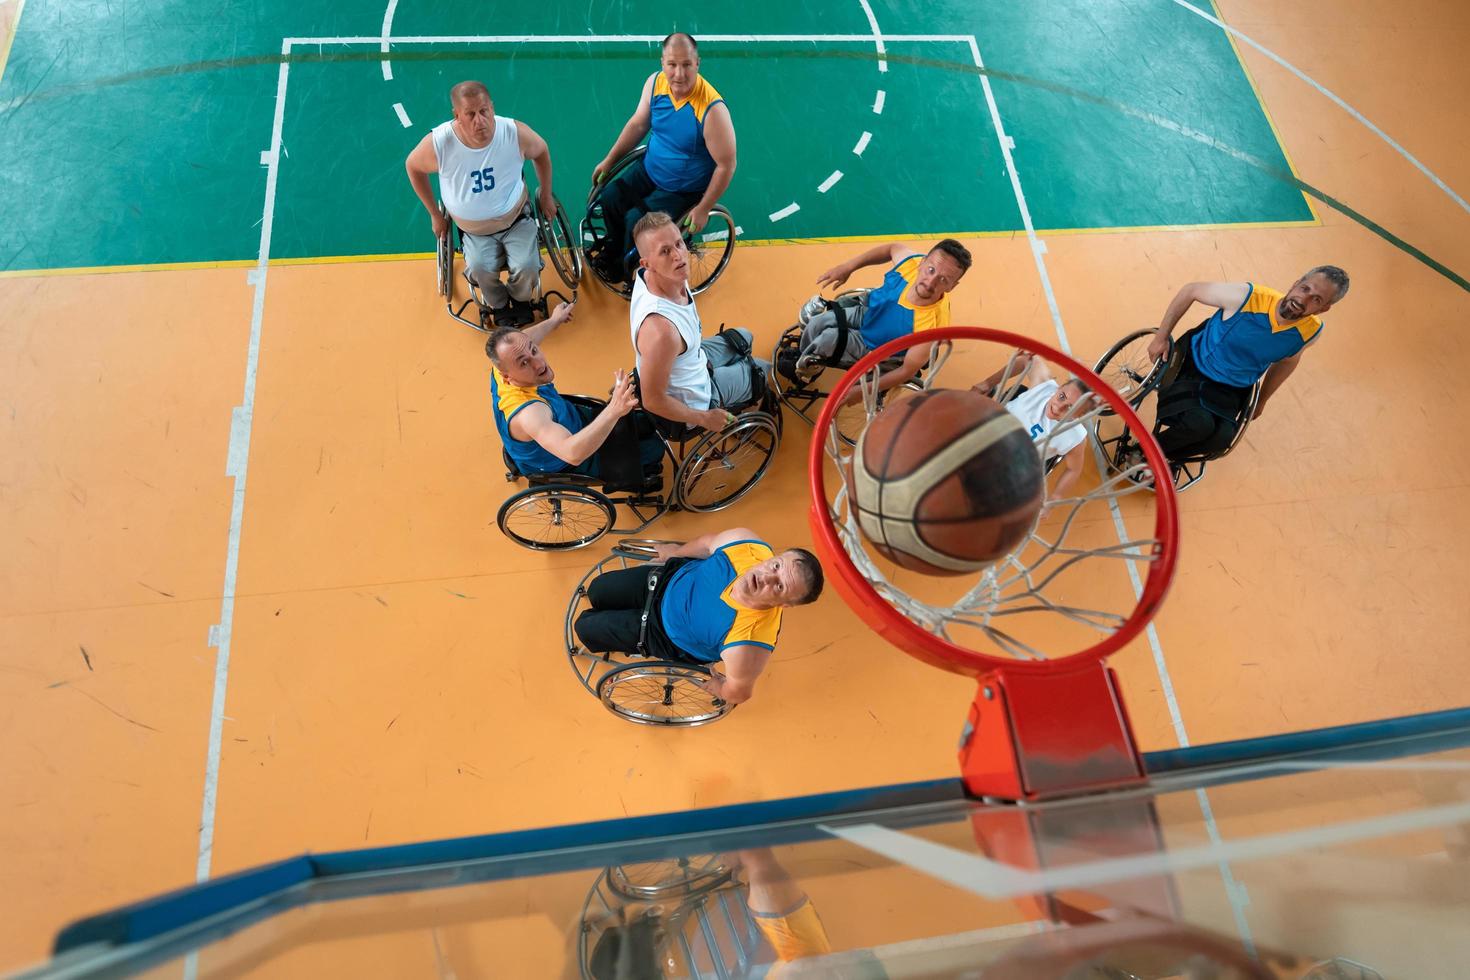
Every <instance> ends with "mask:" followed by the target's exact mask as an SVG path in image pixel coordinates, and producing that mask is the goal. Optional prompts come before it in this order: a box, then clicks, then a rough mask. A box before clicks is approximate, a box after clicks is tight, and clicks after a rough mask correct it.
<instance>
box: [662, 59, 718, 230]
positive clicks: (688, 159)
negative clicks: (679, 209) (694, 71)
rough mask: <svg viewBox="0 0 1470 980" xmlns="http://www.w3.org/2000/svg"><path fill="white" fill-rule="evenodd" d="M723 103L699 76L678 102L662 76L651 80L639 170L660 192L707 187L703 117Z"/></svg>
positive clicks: (710, 168)
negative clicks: (644, 147) (645, 142)
mask: <svg viewBox="0 0 1470 980" xmlns="http://www.w3.org/2000/svg"><path fill="white" fill-rule="evenodd" d="M724 101H725V100H724V99H722V98H720V93H719V92H716V91H715V87H714V86H713V85H711V84H710V83H709V82H707V81H705V80H704V76H703V75H699V76H697V77H696V78H695V80H694V89H693V91H691V92H690V93H689V98H687V99H685V100H684V101H682V102H675V101H674V97H673V95H671V94H670V93H669V80H668V79H667V78H666V77H664V73H663V72H659V73H658V75H657V76H656V77H655V78H654V82H653V94H652V96H651V97H650V98H649V103H648V111H649V119H650V126H649V130H650V132H649V137H648V153H647V154H645V155H644V157H643V167H644V169H646V170H647V171H648V176H649V177H651V178H653V182H654V183H655V184H657V185H658V186H659V187H660V188H661V189H663V190H666V191H678V192H680V193H685V194H702V193H703V192H704V189H705V188H706V187H708V186H709V179H710V176H711V175H712V174H713V173H714V172H715V159H714V157H712V156H710V155H709V150H708V149H707V148H706V147H705V145H704V117H705V114H706V113H708V112H709V110H710V107H711V106H714V105H716V104H718V103H720V102H724ZM674 217H676V218H677V217H678V215H675V216H674Z"/></svg>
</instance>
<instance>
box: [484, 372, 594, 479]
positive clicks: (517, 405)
mask: <svg viewBox="0 0 1470 980" xmlns="http://www.w3.org/2000/svg"><path fill="white" fill-rule="evenodd" d="M490 399H491V404H492V405H493V407H494V411H495V428H496V429H498V430H499V432H500V441H501V443H503V444H504V445H505V451H506V452H507V453H509V454H510V458H511V459H512V460H514V461H515V464H516V466H517V467H518V468H519V469H520V471H521V472H522V473H560V472H561V471H562V470H565V469H570V468H571V464H570V463H568V462H567V461H566V460H564V459H562V458H561V457H559V456H555V455H553V454H552V453H549V452H547V451H546V450H545V449H542V448H541V446H540V444H539V443H536V442H527V441H523V440H521V439H517V438H516V437H515V436H513V435H511V434H510V420H511V419H513V418H515V416H516V413H517V412H519V411H520V410H521V409H523V408H525V407H526V406H527V405H530V404H532V403H533V402H541V403H542V404H544V405H545V406H546V407H547V408H549V409H551V417H552V418H553V419H555V420H556V421H557V422H558V423H560V424H561V425H562V426H563V427H564V428H565V429H566V430H567V431H568V432H580V431H581V430H582V415H581V413H580V412H578V411H577V409H576V407H575V406H573V405H572V404H571V403H570V402H568V401H567V400H566V399H565V398H563V397H562V396H561V393H560V392H558V391H557V390H556V385H552V384H545V385H542V386H541V387H539V388H523V387H521V386H519V385H513V384H511V383H510V382H508V381H506V380H505V378H504V376H502V375H501V373H500V372H499V371H497V370H495V368H494V367H492V368H490Z"/></svg>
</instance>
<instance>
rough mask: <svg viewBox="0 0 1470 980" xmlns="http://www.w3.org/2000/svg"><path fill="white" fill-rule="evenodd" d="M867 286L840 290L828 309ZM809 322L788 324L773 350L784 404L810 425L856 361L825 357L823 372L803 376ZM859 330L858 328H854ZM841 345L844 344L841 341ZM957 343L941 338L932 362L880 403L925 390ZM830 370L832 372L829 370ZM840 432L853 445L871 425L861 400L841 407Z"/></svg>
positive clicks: (774, 380)
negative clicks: (799, 364) (804, 337)
mask: <svg viewBox="0 0 1470 980" xmlns="http://www.w3.org/2000/svg"><path fill="white" fill-rule="evenodd" d="M868 291H869V290H866V289H848V290H845V291H843V292H841V293H838V294H837V295H836V296H835V297H834V298H833V299H831V300H829V301H828V308H829V309H830V308H832V307H834V306H836V305H837V304H839V303H840V302H841V301H842V300H843V299H845V298H849V297H853V296H858V295H861V294H862V293H866V292H868ZM804 328H805V324H801V323H797V324H795V325H793V326H790V327H787V328H786V330H785V331H783V332H782V334H781V337H780V339H779V340H777V341H776V348H775V350H774V351H773V352H772V353H771V387H772V388H773V389H775V392H776V396H777V398H779V399H780V401H781V404H783V405H785V406H786V407H787V408H789V409H791V411H793V412H795V413H796V415H797V416H798V417H799V418H800V419H801V420H802V421H804V422H806V423H807V424H808V425H813V424H815V423H816V421H817V416H818V414H820V413H821V411H822V402H824V401H825V400H826V398H827V394H828V393H829V392H830V391H831V388H832V382H834V381H836V380H837V378H839V377H841V376H842V374H844V373H845V372H846V371H847V369H848V368H850V367H851V366H852V363H856V362H851V363H849V362H847V361H845V360H843V359H842V358H841V356H840V355H834V356H832V357H830V358H822V359H818V360H817V361H816V364H817V366H818V367H819V368H820V371H819V372H817V373H816V374H815V375H812V376H809V377H802V376H801V375H798V374H797V373H796V371H795V366H796V362H797V359H798V357H799V356H800V353H801V332H802V330H803V329H804ZM851 329H856V328H851ZM838 346H839V347H841V346H842V345H841V344H840V343H839V344H838ZM953 348H954V345H953V344H952V343H951V342H950V341H947V340H945V341H940V342H939V343H937V344H935V345H934V348H933V350H932V351H931V353H930V355H929V361H928V363H927V364H925V365H924V367H922V368H921V369H920V370H919V373H918V374H917V375H915V376H914V377H913V378H910V379H909V380H908V381H905V382H904V383H903V384H902V385H899V386H897V387H895V388H892V389H890V390H888V391H885V392H882V393H881V394H880V395H879V396H878V400H879V404H880V405H881V404H884V403H885V402H889V401H892V400H893V399H895V398H901V397H904V396H905V395H907V394H911V393H913V392H917V391H923V390H924V379H925V377H927V376H928V375H929V374H931V373H933V371H934V370H935V369H936V368H938V367H939V366H940V365H942V364H943V363H944V362H945V360H947V359H948V358H949V355H950V353H951V352H952V350H953ZM901 360H902V359H901V358H894V359H892V360H888V361H885V362H883V367H884V369H885V370H887V369H891V368H893V367H896V366H898V364H899V363H900V361H901ZM829 372H830V373H829ZM834 422H835V426H834V428H835V430H836V432H837V435H838V437H839V438H840V439H842V441H843V442H844V443H846V444H847V445H849V446H851V445H854V444H855V443H856V441H857V437H858V435H859V434H860V433H861V432H862V431H863V429H864V428H865V427H866V426H867V423H868V416H867V410H866V409H865V408H864V407H863V405H862V404H861V403H857V404H853V405H847V406H845V407H843V408H840V409H838V410H837V417H836V419H835V420H834Z"/></svg>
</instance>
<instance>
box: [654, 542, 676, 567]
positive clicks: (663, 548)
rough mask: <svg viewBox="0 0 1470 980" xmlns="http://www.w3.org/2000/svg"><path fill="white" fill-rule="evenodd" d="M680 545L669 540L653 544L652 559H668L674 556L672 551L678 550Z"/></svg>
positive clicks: (658, 560)
mask: <svg viewBox="0 0 1470 980" xmlns="http://www.w3.org/2000/svg"><path fill="white" fill-rule="evenodd" d="M680 547H681V546H680V545H678V544H675V543H673V542H671V541H669V542H663V543H661V544H656V545H654V546H653V560H654V561H656V562H664V561H668V560H669V559H670V558H672V557H674V552H676V551H678V550H679V548H680Z"/></svg>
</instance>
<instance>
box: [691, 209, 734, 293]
mask: <svg viewBox="0 0 1470 980" xmlns="http://www.w3.org/2000/svg"><path fill="white" fill-rule="evenodd" d="M735 235H736V231H735V219H734V218H732V217H730V212H729V211H727V210H726V209H725V207H724V206H723V205H720V204H716V205H715V206H714V207H713V208H710V212H709V222H708V223H707V224H706V225H705V226H704V230H703V231H701V232H699V233H698V234H691V233H689V232H685V233H684V244H685V245H687V246H688V247H689V292H690V293H692V294H693V295H695V296H698V295H699V294H700V293H702V292H704V291H705V290H706V289H708V288H710V287H711V286H713V285H714V284H715V280H717V279H719V278H720V276H721V275H723V274H724V272H725V266H727V265H729V264H730V256H731V255H732V254H734V252H735Z"/></svg>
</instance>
